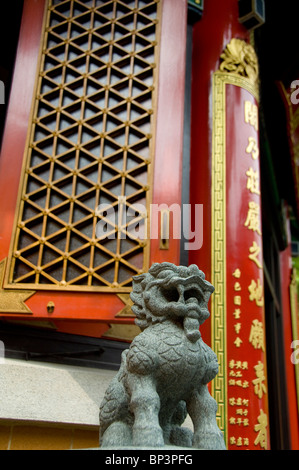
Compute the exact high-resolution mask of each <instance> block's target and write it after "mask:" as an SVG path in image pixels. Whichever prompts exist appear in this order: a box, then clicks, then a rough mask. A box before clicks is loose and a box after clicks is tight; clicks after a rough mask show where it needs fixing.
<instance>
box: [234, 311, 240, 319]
mask: <svg viewBox="0 0 299 470" xmlns="http://www.w3.org/2000/svg"><path fill="white" fill-rule="evenodd" d="M233 316H234V317H235V319H236V320H240V318H241V310H240V309H239V308H236V309H235V311H234V313H233Z"/></svg>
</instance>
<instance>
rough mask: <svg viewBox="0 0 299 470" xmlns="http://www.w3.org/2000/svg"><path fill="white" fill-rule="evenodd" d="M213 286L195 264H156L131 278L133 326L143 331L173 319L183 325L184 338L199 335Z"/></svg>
mask: <svg viewBox="0 0 299 470" xmlns="http://www.w3.org/2000/svg"><path fill="white" fill-rule="evenodd" d="M213 291H214V287H213V286H212V284H210V283H209V282H208V281H206V280H205V275H204V273H203V272H202V271H200V270H199V269H198V267H197V266H196V265H195V264H192V265H190V266H189V267H186V266H175V265H174V264H172V263H167V262H164V263H155V264H153V265H152V266H151V268H150V269H149V271H148V272H147V273H144V274H140V275H139V276H134V277H133V290H132V292H131V295H130V296H131V300H132V301H133V303H134V305H133V306H132V311H133V313H134V314H135V315H136V325H137V326H139V327H140V329H141V330H144V329H145V328H147V327H148V326H150V325H153V324H155V323H157V322H164V321H169V320H170V321H172V322H175V323H180V324H182V326H183V327H184V330H185V333H186V335H187V337H188V338H189V339H190V340H191V341H196V340H197V339H198V338H199V337H200V333H199V325H201V324H202V323H203V322H204V321H205V320H206V319H207V318H208V317H209V315H210V313H209V310H208V301H209V298H210V296H211V294H212V293H213Z"/></svg>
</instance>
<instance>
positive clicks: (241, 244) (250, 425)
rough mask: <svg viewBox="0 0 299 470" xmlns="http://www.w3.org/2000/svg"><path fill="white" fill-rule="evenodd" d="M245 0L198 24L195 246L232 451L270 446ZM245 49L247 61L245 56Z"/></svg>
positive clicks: (215, 389) (254, 100)
mask: <svg viewBox="0 0 299 470" xmlns="http://www.w3.org/2000/svg"><path fill="white" fill-rule="evenodd" d="M249 39H250V38H249V34H248V32H247V31H246V30H245V29H244V28H243V27H242V26H241V25H240V23H239V22H238V2H237V1H235V0H230V1H228V2H225V5H224V2H222V1H217V2H215V1H214V2H212V1H211V0H210V1H207V2H206V3H205V12H204V15H203V18H202V20H201V22H199V23H198V24H197V25H196V26H195V29H194V37H193V44H194V54H193V77H192V78H193V90H192V91H193V99H192V107H193V111H192V133H191V184H190V186H191V203H193V204H196V203H202V204H203V206H204V208H203V214H204V220H203V246H202V248H201V250H198V251H191V252H190V262H191V263H196V264H197V265H198V266H199V267H200V268H201V269H202V270H203V271H204V272H205V273H206V277H207V279H208V280H209V281H211V282H212V284H213V285H214V287H215V292H214V294H213V296H212V300H211V320H210V323H209V324H208V325H207V327H204V328H203V337H204V339H205V340H206V341H207V342H209V341H210V342H211V346H212V349H213V350H214V351H215V352H216V354H217V356H218V361H219V363H220V370H219V374H218V376H217V377H216V379H215V380H214V381H213V383H212V394H213V396H214V397H215V399H216V401H217V403H218V423H219V426H220V428H221V429H222V430H223V432H224V435H225V439H226V444H227V447H228V448H229V449H254V450H259V449H269V417H268V402H267V396H268V386H267V371H266V356H265V353H266V344H265V321H264V292H263V268H262V262H263V261H262V260H263V256H262V228H261V194H260V183H259V181H260V180H259V178H260V173H259V172H260V167H259V127H258V126H259V123H258V92H257V87H256V80H257V74H258V67H257V60H256V56H255V52H254V49H253V48H252V46H251V45H250V40H249ZM244 57H246V60H245V61H244Z"/></svg>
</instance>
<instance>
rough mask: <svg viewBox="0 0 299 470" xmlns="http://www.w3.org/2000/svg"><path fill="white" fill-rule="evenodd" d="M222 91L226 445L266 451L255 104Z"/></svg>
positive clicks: (240, 91)
mask: <svg viewBox="0 0 299 470" xmlns="http://www.w3.org/2000/svg"><path fill="white" fill-rule="evenodd" d="M225 89H226V92H225V102H226V109H225V114H226V119H225V122H226V286H227V289H226V302H227V303H226V305H227V312H226V335H227V341H226V344H227V347H226V361H227V363H226V374H227V377H226V383H227V445H228V448H229V449H255V450H258V449H269V418H268V405H267V394H268V389H267V374H266V357H265V352H266V345H265V322H264V289H263V255H262V224H261V190H260V165H259V128H258V126H259V123H258V103H257V101H256V99H255V98H254V97H253V95H252V94H251V93H249V91H247V90H246V89H244V88H241V87H240V86H236V85H233V84H226V86H225ZM232 103H233V106H232Z"/></svg>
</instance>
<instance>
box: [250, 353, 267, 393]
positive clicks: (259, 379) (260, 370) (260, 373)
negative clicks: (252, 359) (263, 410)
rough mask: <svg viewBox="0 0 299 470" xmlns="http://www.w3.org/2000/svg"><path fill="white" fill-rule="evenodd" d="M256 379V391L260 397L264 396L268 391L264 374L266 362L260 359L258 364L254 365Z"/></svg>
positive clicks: (254, 382) (254, 383) (254, 381)
mask: <svg viewBox="0 0 299 470" xmlns="http://www.w3.org/2000/svg"><path fill="white" fill-rule="evenodd" d="M254 369H255V375H256V379H254V380H253V381H252V383H253V385H254V393H255V394H256V395H257V396H258V397H259V398H262V396H263V393H267V388H266V385H265V384H264V381H265V380H266V377H265V374H264V364H263V363H262V362H261V361H259V362H258V364H257V365H256V366H254Z"/></svg>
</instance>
